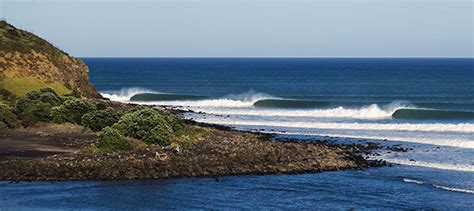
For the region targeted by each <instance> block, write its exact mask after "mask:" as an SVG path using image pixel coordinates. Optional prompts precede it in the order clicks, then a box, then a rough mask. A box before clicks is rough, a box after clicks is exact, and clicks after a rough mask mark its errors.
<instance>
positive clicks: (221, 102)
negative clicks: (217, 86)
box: [139, 90, 278, 111]
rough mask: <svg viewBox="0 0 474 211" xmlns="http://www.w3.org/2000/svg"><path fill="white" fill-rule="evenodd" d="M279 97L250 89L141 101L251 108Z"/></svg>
mask: <svg viewBox="0 0 474 211" xmlns="http://www.w3.org/2000/svg"><path fill="white" fill-rule="evenodd" d="M265 99H278V98H276V97H273V96H271V95H269V94H266V93H260V92H256V91H253V90H250V91H248V92H245V93H241V94H230V95H226V96H224V97H221V98H216V99H205V100H175V101H155V102H139V103H142V104H148V105H164V106H182V107H190V108H192V109H193V110H196V111H201V110H200V109H199V108H213V109H215V108H251V107H253V104H254V103H255V102H257V101H259V100H265Z"/></svg>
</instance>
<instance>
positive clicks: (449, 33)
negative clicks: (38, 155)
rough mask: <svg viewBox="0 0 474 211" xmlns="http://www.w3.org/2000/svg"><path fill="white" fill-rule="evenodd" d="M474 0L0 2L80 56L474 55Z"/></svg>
mask: <svg viewBox="0 0 474 211" xmlns="http://www.w3.org/2000/svg"><path fill="white" fill-rule="evenodd" d="M473 1H474V0H313V1H310V0H273V1H272V0H156V1H151V0H148V1H147V0H135V1H132V0H121V1H112V0H96V1H92V0H0V17H1V18H4V19H6V20H7V21H8V22H10V23H12V24H14V25H15V26H17V27H18V28H22V29H25V30H28V31H30V32H33V33H35V34H37V35H39V36H41V37H43V38H45V39H46V40H48V41H50V42H52V43H53V44H54V45H56V46H57V47H59V48H61V49H63V50H65V51H66V52H69V53H70V54H72V55H74V56H79V57H474V33H473V28H474V24H473V22H474V21H473V19H474V2H473Z"/></svg>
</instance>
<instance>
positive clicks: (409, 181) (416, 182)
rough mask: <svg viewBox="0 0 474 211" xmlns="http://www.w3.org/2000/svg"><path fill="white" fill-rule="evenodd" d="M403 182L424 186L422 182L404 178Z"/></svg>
mask: <svg viewBox="0 0 474 211" xmlns="http://www.w3.org/2000/svg"><path fill="white" fill-rule="evenodd" d="M403 182H407V183H415V184H425V183H424V182H422V181H418V180H413V179H406V178H404V179H403Z"/></svg>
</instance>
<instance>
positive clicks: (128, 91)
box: [100, 87, 160, 102]
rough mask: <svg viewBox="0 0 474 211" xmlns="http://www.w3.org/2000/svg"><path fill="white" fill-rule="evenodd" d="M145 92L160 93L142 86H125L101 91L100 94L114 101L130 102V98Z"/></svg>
mask: <svg viewBox="0 0 474 211" xmlns="http://www.w3.org/2000/svg"><path fill="white" fill-rule="evenodd" d="M145 93H160V92H155V91H152V90H149V89H145V88H141V87H132V88H123V89H120V90H118V91H106V92H101V93H100V94H101V95H102V96H103V97H105V98H109V99H110V100H112V101H118V102H128V101H130V98H132V97H133V96H135V95H138V94H145Z"/></svg>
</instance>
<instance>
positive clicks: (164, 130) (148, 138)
mask: <svg viewBox="0 0 474 211" xmlns="http://www.w3.org/2000/svg"><path fill="white" fill-rule="evenodd" d="M172 136H173V130H172V129H171V127H170V126H168V125H167V124H165V123H164V122H160V123H159V125H157V126H156V127H154V128H153V129H151V131H150V132H149V133H148V134H147V135H145V137H143V141H144V142H145V143H149V144H159V145H161V146H167V145H169V144H170V143H171V138H172Z"/></svg>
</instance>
